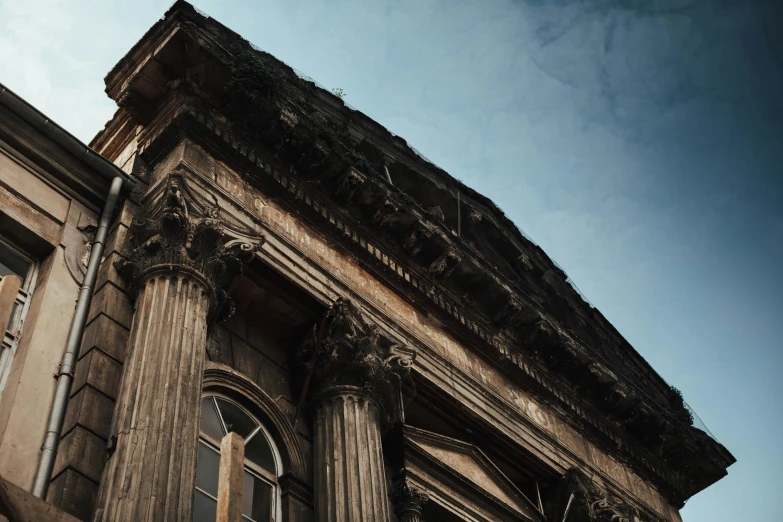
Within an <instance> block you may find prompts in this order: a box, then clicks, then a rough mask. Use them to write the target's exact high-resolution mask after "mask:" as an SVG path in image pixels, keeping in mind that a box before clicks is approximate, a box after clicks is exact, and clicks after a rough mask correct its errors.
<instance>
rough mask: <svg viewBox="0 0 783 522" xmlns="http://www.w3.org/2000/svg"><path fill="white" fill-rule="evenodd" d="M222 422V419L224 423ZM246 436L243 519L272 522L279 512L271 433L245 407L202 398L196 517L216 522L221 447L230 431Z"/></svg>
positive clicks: (200, 521) (221, 400) (194, 512)
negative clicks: (223, 439)
mask: <svg viewBox="0 0 783 522" xmlns="http://www.w3.org/2000/svg"><path fill="white" fill-rule="evenodd" d="M221 421H222V422H221ZM224 425H225V427H226V429H227V430H228V431H233V432H235V433H237V434H238V435H240V436H242V437H243V438H244V439H245V474H244V484H243V498H242V511H243V515H242V519H243V520H247V521H250V522H272V521H273V520H275V517H276V515H275V513H278V514H279V506H278V503H279V491H278V486H277V473H278V472H279V470H278V469H277V466H276V462H278V459H279V457H276V455H277V453H276V450H275V447H274V446H273V444H272V442H271V439H269V438H268V433H267V431H266V430H265V429H264V427H263V426H262V425H261V424H260V423H259V421H258V420H257V419H256V418H255V417H254V416H252V415H251V414H249V413H248V412H247V411H246V410H245V409H244V408H242V407H241V406H239V405H237V404H235V403H234V402H232V401H231V400H229V399H226V398H223V397H220V396H214V395H212V396H207V397H204V398H203V399H202V401H201V424H200V426H201V439H200V441H199V448H198V462H197V466H196V491H195V495H194V500H193V520H194V521H195V522H214V520H215V517H216V507H217V490H218V480H219V476H220V448H219V446H216V445H215V443H216V442H218V441H220V440H222V438H223V436H224V435H225V432H226V430H225V429H224V428H223V426H224Z"/></svg>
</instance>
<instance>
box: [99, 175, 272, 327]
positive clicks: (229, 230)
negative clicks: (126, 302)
mask: <svg viewBox="0 0 783 522" xmlns="http://www.w3.org/2000/svg"><path fill="white" fill-rule="evenodd" d="M189 175H190V174H189V172H187V171H186V170H185V169H174V170H173V171H172V172H170V173H169V174H167V175H166V176H164V177H163V178H161V179H160V180H159V181H158V182H157V183H156V184H155V185H154V186H153V187H151V188H150V190H149V191H148V192H147V195H146V196H144V198H143V199H142V208H141V210H140V212H139V213H138V214H137V215H136V217H135V218H134V219H133V221H132V222H131V225H130V227H129V229H130V243H131V250H130V254H129V256H128V259H122V260H120V261H118V262H117V263H116V264H115V266H116V268H117V271H118V273H119V274H120V276H121V277H123V278H124V279H125V280H126V281H127V282H128V283H129V284H130V287H131V291H132V292H133V293H136V292H138V289H139V287H140V285H141V284H142V283H143V282H144V281H146V280H147V278H149V277H151V276H153V275H155V274H161V273H171V272H184V273H189V274H191V275H192V276H193V277H195V278H196V279H200V280H201V281H202V282H203V283H204V284H205V286H206V289H207V292H208V293H209V294H210V296H211V298H212V307H211V310H210V316H211V317H214V318H216V319H217V320H224V319H227V318H228V317H230V316H231V314H233V311H234V304H233V302H232V301H231V299H230V298H229V297H228V295H227V293H226V290H227V289H228V287H229V285H230V284H231V283H232V281H233V280H234V278H235V277H236V276H238V275H240V274H241V273H242V272H243V271H244V269H245V267H246V266H247V264H248V263H249V262H250V261H251V260H252V259H253V257H254V255H255V253H256V251H257V250H258V249H260V247H261V245H262V244H263V243H264V237H263V235H261V234H258V233H256V232H255V231H253V230H251V229H249V228H248V227H245V226H243V225H241V223H240V222H239V221H238V220H236V219H231V218H230V217H228V216H227V215H226V213H225V212H223V211H222V210H221V208H220V206H219V205H218V202H217V199H216V198H215V197H214V196H212V197H210V195H208V194H206V193H204V192H202V191H201V190H198V189H197V188H195V187H193V186H191V185H190V183H189V182H188V177H189Z"/></svg>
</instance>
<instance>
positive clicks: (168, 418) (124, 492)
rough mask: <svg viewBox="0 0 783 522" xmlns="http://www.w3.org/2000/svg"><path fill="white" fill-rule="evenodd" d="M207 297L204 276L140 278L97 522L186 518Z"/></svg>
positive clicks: (175, 273)
mask: <svg viewBox="0 0 783 522" xmlns="http://www.w3.org/2000/svg"><path fill="white" fill-rule="evenodd" d="M213 299H214V295H213V293H212V290H211V288H210V286H209V284H207V282H206V281H205V280H204V279H203V277H202V276H200V274H198V273H196V272H194V271H191V270H187V269H185V268H182V267H173V268H172V269H169V270H166V271H163V272H154V273H152V274H150V275H148V276H146V278H144V279H142V280H141V282H140V284H139V291H138V297H137V299H136V307H135V312H134V317H133V324H132V326H131V333H130V340H129V346H128V350H129V353H128V357H127V359H126V361H127V362H126V366H125V370H124V374H123V377H122V383H121V387H120V394H119V397H118V399H117V405H116V408H115V413H114V419H113V422H112V434H113V435H114V436H116V437H117V439H116V443H115V446H114V447H115V450H114V452H113V453H112V455H111V457H110V459H109V462H108V466H107V468H106V470H105V471H104V475H103V480H102V481H101V487H100V493H99V500H98V510H97V512H96V514H95V520H96V521H101V522H103V521H106V522H108V521H115V522H120V521H122V522H124V521H141V520H154V521H164V520H170V521H188V520H191V519H192V503H193V484H194V473H195V468H196V454H197V447H198V429H199V426H198V423H199V406H200V400H201V386H202V374H203V369H204V358H205V353H206V336H207V314H208V313H209V309H210V306H211V302H212V301H213Z"/></svg>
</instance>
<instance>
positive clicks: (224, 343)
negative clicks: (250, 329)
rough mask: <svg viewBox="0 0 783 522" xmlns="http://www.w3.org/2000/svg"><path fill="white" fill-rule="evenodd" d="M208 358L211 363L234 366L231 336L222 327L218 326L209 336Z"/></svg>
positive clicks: (214, 327) (215, 326)
mask: <svg viewBox="0 0 783 522" xmlns="http://www.w3.org/2000/svg"><path fill="white" fill-rule="evenodd" d="M207 356H208V357H209V360H210V361H213V362H216V363H220V364H225V365H226V366H232V365H233V360H232V357H231V334H230V333H229V331H228V330H226V328H225V327H224V326H222V325H219V324H216V325H214V326H213V327H212V330H210V332H209V335H208V336H207Z"/></svg>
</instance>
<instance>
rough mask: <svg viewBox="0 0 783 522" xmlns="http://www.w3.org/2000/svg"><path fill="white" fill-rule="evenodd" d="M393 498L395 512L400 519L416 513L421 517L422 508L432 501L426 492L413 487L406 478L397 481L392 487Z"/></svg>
mask: <svg viewBox="0 0 783 522" xmlns="http://www.w3.org/2000/svg"><path fill="white" fill-rule="evenodd" d="M391 497H392V505H393V506H394V511H395V513H396V514H397V516H398V517H402V516H403V515H405V514H406V513H415V514H416V515H418V516H421V511H422V508H423V507H424V505H425V504H426V503H427V502H429V500H430V497H429V494H428V493H427V492H426V491H425V490H423V489H421V488H419V487H417V486H415V485H413V484H412V483H411V482H410V480H408V479H407V478H405V477H404V476H403V477H401V478H399V479H397V482H395V484H394V485H393V486H392V494H391Z"/></svg>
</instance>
